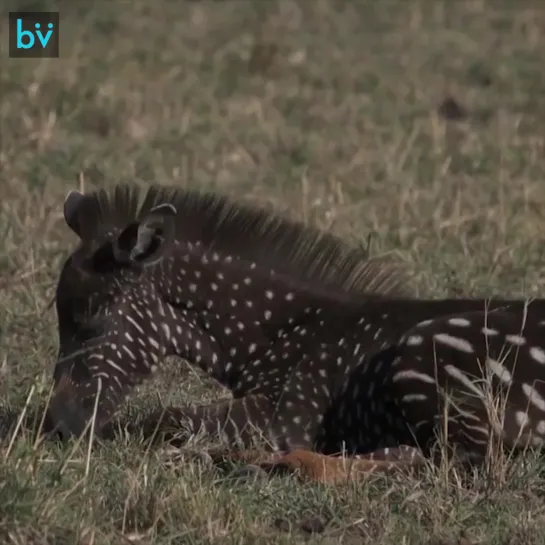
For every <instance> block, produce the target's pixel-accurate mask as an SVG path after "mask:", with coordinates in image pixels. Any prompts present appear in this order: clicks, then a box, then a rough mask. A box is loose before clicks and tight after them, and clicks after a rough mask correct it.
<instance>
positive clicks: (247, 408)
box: [135, 395, 278, 451]
mask: <svg viewBox="0 0 545 545" xmlns="http://www.w3.org/2000/svg"><path fill="white" fill-rule="evenodd" d="M272 412H273V411H272V407H271V401H270V400H269V399H268V398H267V397H266V396H263V395H248V396H244V397H241V398H237V399H226V400H221V401H218V402H215V403H211V404H209V405H201V406H198V405H197V406H191V405H188V406H184V407H173V406H170V407H166V408H163V409H157V410H155V411H153V412H152V413H151V414H150V415H148V416H147V417H146V418H145V419H144V421H143V422H141V423H140V424H138V426H137V427H138V428H139V429H136V430H135V431H137V432H138V431H140V432H141V433H142V434H143V437H144V439H146V440H151V442H152V443H153V444H161V443H168V444H170V445H172V446H176V447H182V446H184V445H185V444H186V443H187V442H188V441H189V440H190V439H191V438H192V437H201V438H202V439H205V440H207V441H210V442H218V441H219V442H220V443H221V444H222V448H223V447H224V448H225V449H226V450H227V451H231V450H233V451H239V450H244V449H250V448H255V447H256V446H257V445H259V446H260V448H263V451H274V450H275V449H276V448H277V441H278V438H277V437H275V435H274V433H273V432H274V430H273V427H272V425H271V415H272Z"/></svg>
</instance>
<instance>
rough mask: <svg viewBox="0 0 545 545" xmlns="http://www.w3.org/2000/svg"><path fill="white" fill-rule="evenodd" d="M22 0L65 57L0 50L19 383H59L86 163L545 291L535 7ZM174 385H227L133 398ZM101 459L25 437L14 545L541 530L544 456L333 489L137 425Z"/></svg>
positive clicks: (9, 491) (422, 263)
mask: <svg viewBox="0 0 545 545" xmlns="http://www.w3.org/2000/svg"><path fill="white" fill-rule="evenodd" d="M15 4H17V6H18V7H21V6H22V4H24V5H25V9H29V10H30V9H38V10H39V9H42V10H46V9H48V8H49V9H53V8H54V6H56V5H58V6H59V8H60V11H61V24H62V39H61V50H62V59H59V60H55V59H53V60H46V61H34V60H24V59H22V60H7V59H6V58H5V56H6V51H5V50H4V49H3V51H2V55H3V59H2V71H1V72H0V90H1V93H0V127H1V142H0V146H1V148H0V187H1V189H2V200H1V203H0V206H1V214H0V233H1V238H0V241H1V242H0V294H1V297H2V306H1V309H0V377H1V379H0V396H1V399H2V401H5V402H6V403H12V404H14V405H16V406H21V405H22V404H23V403H24V401H25V399H26V398H27V396H28V394H29V392H30V390H31V388H34V390H33V395H32V399H31V402H30V403H31V405H32V404H35V403H37V402H38V400H44V399H45V398H46V397H47V394H48V389H49V385H50V379H51V371H52V365H53V362H54V360H55V355H56V344H57V343H56V324H55V316H54V312H53V311H52V310H51V309H48V308H47V306H48V303H49V302H50V300H51V297H52V293H53V287H54V283H55V280H56V276H57V274H58V270H59V265H60V263H61V260H62V259H63V258H64V256H66V254H67V252H68V251H69V249H70V248H71V245H72V244H73V242H74V240H73V238H72V236H71V235H70V234H69V233H68V230H67V229H66V228H65V227H64V225H63V222H62V218H61V209H62V202H63V198H64V195H65V194H66V192H67V191H68V190H69V189H71V188H73V187H74V185H75V183H76V175H77V173H78V172H79V171H80V170H83V171H84V172H85V176H86V180H87V183H88V186H89V188H90V187H101V186H106V185H108V184H112V183H114V182H115V181H119V180H133V181H135V183H143V184H145V183H149V182H151V181H159V182H162V183H169V184H170V183H177V184H179V185H180V186H192V187H200V188H204V189H214V190H218V191H222V192H224V193H228V194H231V195H236V196H238V197H240V198H245V199H248V200H250V201H254V202H259V203H266V204H269V205H271V206H274V207H275V208H276V209H278V210H280V211H283V212H285V213H286V214H288V215H290V216H292V217H297V218H300V219H303V220H305V221H306V222H308V223H309V224H313V225H318V226H321V227H323V228H325V229H329V230H332V231H334V232H336V233H338V234H340V235H342V236H343V237H346V238H350V239H352V240H355V241H360V242H362V243H366V241H367V240H368V238H369V237H370V240H371V250H372V252H373V253H377V252H389V251H396V252H400V253H401V254H402V255H403V256H404V258H405V259H406V260H407V261H408V262H409V263H410V265H411V268H412V269H413V270H414V271H415V272H416V273H417V282H418V286H419V289H420V290H421V293H427V294H434V295H445V294H455V293H456V294H459V293H470V294H473V293H480V294H484V295H489V294H493V293H503V294H510V295H522V294H525V295H536V294H541V295H543V290H542V282H541V280H542V279H543V270H545V269H544V267H543V263H544V262H545V260H544V255H543V239H544V237H543V227H544V225H545V221H544V218H543V205H544V203H545V183H544V180H543V178H544V175H545V149H544V147H545V146H544V136H543V127H544V126H545V80H544V76H543V74H544V72H543V51H545V34H544V33H545V30H544V29H545V9H544V8H543V7H540V5H539V3H538V2H533V1H532V2H530V1H520V2H507V1H503V0H472V1H462V0H458V1H456V2H452V1H447V0H437V1H435V2H431V1H429V0H426V1H424V0H421V1H419V0H413V1H411V2H403V1H401V0H394V1H392V0H384V1H382V2H371V1H364V0H362V1H361V2H349V1H347V0H340V1H335V2H334V1H333V0H316V1H313V2H311V1H307V2H295V0H278V1H277V0H268V1H267V2H255V1H254V2H250V1H249V0H246V1H241V0H230V1H224V2H220V1H216V2H213V1H205V0H203V1H194V2H189V1H187V2H175V1H172V0H170V1H169V0H156V1H155V2H146V1H144V0H131V1H127V2H123V3H121V2H106V1H105V0H104V1H101V2H94V3H93V7H92V8H91V7H84V6H85V4H84V3H81V6H82V7H77V6H78V4H77V3H76V2H72V1H69V0H62V1H61V0H59V2H57V3H55V2H53V1H46V0H41V1H40V0H34V1H32V2H30V1H27V2H17V3H15V2H14V1H7V2H5V3H4V5H3V7H1V8H0V11H1V12H2V15H3V17H2V22H1V23H0V25H1V30H2V32H4V31H6V21H7V11H8V9H9V8H10V7H14V6H15ZM89 6H91V3H89ZM456 106H458V107H456ZM172 377H175V378H172ZM176 378H177V379H178V382H176ZM180 382H181V383H183V388H182V389H181V388H180V387H176V388H172V387H171V386H169V385H172V384H173V383H180ZM180 389H181V390H182V391H181V392H180ZM157 395H160V396H161V397H162V399H163V401H165V402H167V401H174V400H176V401H183V400H184V399H196V398H200V399H204V398H213V397H216V396H218V395H224V394H223V393H222V392H221V390H218V389H217V388H214V386H213V385H211V384H209V383H208V382H207V381H206V380H205V379H203V377H201V376H199V375H198V374H196V373H193V372H188V371H187V369H186V368H185V367H184V366H182V365H180V364H179V362H176V363H170V364H169V366H168V367H165V370H164V372H163V375H162V379H161V378H160V379H159V380H158V381H157V382H155V383H154V384H150V385H148V386H147V387H146V388H145V389H144V391H143V392H141V393H140V395H139V396H137V397H135V399H134V401H133V404H134V405H135V406H143V405H144V404H149V403H152V402H155V399H156V396H157ZM87 454H88V451H87V445H80V446H79V447H75V448H73V449H72V448H68V449H61V448H59V447H55V446H51V445H48V446H40V447H36V446H34V444H33V443H32V441H31V439H30V438H28V437H25V436H24V434H22V435H21V436H20V437H19V438H18V439H17V440H16V441H15V442H13V443H12V444H11V446H10V447H9V450H8V446H7V445H5V446H4V447H2V449H1V450H0V458H1V460H2V461H1V462H0V498H1V501H0V542H2V543H4V542H5V543H13V544H16V543H44V544H46V543H48V544H53V543H55V544H56V543H79V544H81V545H83V544H88V545H91V544H95V545H98V544H106V545H107V544H120V543H140V544H151V543H154V544H175V543H176V544H178V543H199V544H201V543H222V544H223V543H233V544H234V543H264V544H265V543H276V544H280V543H300V542H303V541H305V540H307V539H310V540H311V541H312V542H314V543H324V544H325V543H328V544H332V543H340V542H344V543H354V544H355V543H370V544H371V543H372V544H377V545H379V544H384V545H386V544H393V543H406V544H423V543H438V544H444V543H459V544H460V545H462V544H463V545H468V544H475V543H491V544H498V545H499V544H502V545H503V544H505V545H507V544H513V545H518V544H523V543H524V544H538V543H543V535H544V534H545V532H544V531H545V518H544V508H543V493H544V490H545V481H544V480H543V478H542V477H541V476H540V465H539V464H538V463H537V462H535V461H534V462H529V465H528V466H526V467H524V468H515V469H513V470H509V471H507V473H506V474H505V475H504V474H503V473H502V475H503V476H502V478H501V479H494V478H491V477H490V476H488V477H487V476H486V475H480V476H476V477H475V479H474V483H473V486H471V487H464V486H462V485H461V484H460V483H459V481H458V480H457V478H456V474H455V472H453V471H449V470H446V469H445V468H441V469H439V470H434V471H431V470H430V472H429V474H428V475H426V476H425V477H424V478H423V479H420V480H415V479H388V480H386V479H383V478H381V477H378V476H376V477H373V478H370V479H369V480H368V481H366V482H363V483H360V484H357V485H355V484H351V485H346V486H342V487H337V488H331V487H323V486H317V485H301V484H298V483H297V482H296V481H295V480H293V479H291V478H280V479H274V480H272V481H270V482H255V483H251V482H250V483H239V484H234V483H233V482H231V481H229V480H227V479H226V478H225V476H224V475H223V474H220V473H217V472H215V471H213V470H211V469H210V468H207V467H204V466H201V465H199V464H196V463H195V462H192V461H190V460H186V461H181V462H177V463H175V464H172V463H169V459H168V457H167V456H166V455H164V454H161V453H159V452H153V453H150V454H149V455H146V456H143V454H142V450H141V448H140V446H139V445H138V444H135V443H134V442H131V441H129V440H127V441H125V442H123V441H121V442H120V443H116V444H115V445H105V446H97V447H96V448H95V449H94V450H93V451H92V452H91V454H90V457H88V456H87ZM317 519H320V520H317ZM313 531H314V532H313ZM464 532H465V534H464ZM32 540H34V541H32Z"/></svg>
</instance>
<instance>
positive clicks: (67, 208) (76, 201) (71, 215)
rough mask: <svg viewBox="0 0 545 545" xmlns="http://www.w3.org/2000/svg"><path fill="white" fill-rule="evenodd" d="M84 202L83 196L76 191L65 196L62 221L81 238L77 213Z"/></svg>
mask: <svg viewBox="0 0 545 545" xmlns="http://www.w3.org/2000/svg"><path fill="white" fill-rule="evenodd" d="M84 202H85V195H83V194H82V193H80V192H79V191H77V190H72V191H70V192H69V193H68V195H66V198H65V199H64V208H63V212H64V221H66V225H68V227H70V229H72V231H74V233H76V235H78V237H80V238H81V231H80V226H79V222H78V218H79V213H80V210H81V206H82V204H83V203H84Z"/></svg>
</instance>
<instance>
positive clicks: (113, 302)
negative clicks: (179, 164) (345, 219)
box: [48, 185, 405, 444]
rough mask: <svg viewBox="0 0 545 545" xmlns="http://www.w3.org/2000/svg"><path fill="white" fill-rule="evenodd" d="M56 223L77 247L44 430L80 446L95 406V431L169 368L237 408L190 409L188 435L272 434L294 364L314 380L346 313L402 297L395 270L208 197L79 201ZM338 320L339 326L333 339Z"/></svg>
mask: <svg viewBox="0 0 545 545" xmlns="http://www.w3.org/2000/svg"><path fill="white" fill-rule="evenodd" d="M140 201H143V202H140ZM64 217H65V221H66V223H67V225H68V226H69V228H70V229H71V230H72V231H73V232H74V233H75V234H76V235H77V236H78V238H79V245H78V247H77V248H76V249H75V250H74V251H73V252H72V254H71V255H70V256H69V257H68V259H67V260H66V261H65V263H64V265H63V268H62V270H61V273H60V277H59V280H58V284H57V290H56V297H55V299H56V310H57V316H58V331H59V344H60V347H59V355H58V360H57V363H56V366H55V371H54V384H55V389H54V395H53V397H52V399H51V402H50V408H49V411H48V423H49V425H50V426H54V427H55V428H56V429H57V431H59V432H60V433H61V434H63V435H70V434H76V435H79V434H81V433H82V431H83V429H84V427H85V426H86V425H87V424H88V422H89V420H90V418H91V415H92V414H93V411H94V410H95V399H96V396H97V393H99V394H100V395H99V401H98V402H97V404H96V410H97V414H96V418H95V424H96V427H95V429H96V430H100V429H101V428H102V427H103V425H104V424H106V423H107V422H108V421H109V420H110V419H111V418H112V415H113V414H114V412H115V411H116V409H117V408H118V407H119V405H120V403H121V402H122V401H123V400H124V399H125V397H126V396H127V395H128V394H129V393H130V391H131V390H132V388H133V387H134V386H135V385H137V384H139V383H141V382H142V381H143V380H145V379H146V378H147V377H149V376H150V375H151V374H152V372H153V371H154V370H155V369H156V368H157V367H158V366H159V365H160V363H161V361H162V360H163V359H164V358H165V357H166V356H168V355H178V356H181V357H183V358H186V359H187V360H188V361H190V362H192V363H194V364H196V365H198V366H200V367H201V368H202V369H203V370H204V371H206V372H207V373H208V374H209V375H210V376H212V377H213V378H215V379H216V380H218V381H219V382H221V383H222V384H224V385H225V386H227V387H228V388H230V389H231V391H232V392H233V395H234V398H235V400H234V401H233V402H229V403H218V404H215V405H211V406H208V407H203V408H199V409H195V410H193V409H191V410H190V409H189V408H188V409H187V411H186V413H187V414H186V419H185V420H186V423H187V425H188V426H189V427H190V428H191V430H193V429H194V428H197V427H199V426H200V425H201V424H204V423H206V426H207V427H208V428H209V430H210V433H212V432H215V430H216V428H217V425H218V424H219V423H225V422H226V421H228V423H229V424H232V425H233V429H232V432H233V434H234V435H233V437H232V440H233V441H239V442H242V443H243V444H246V442H247V440H248V439H249V438H250V437H251V436H253V435H254V432H252V431H250V430H249V427H248V426H254V427H255V428H256V430H257V431H262V429H265V430H266V431H270V429H272V428H270V426H271V425H272V424H271V419H272V420H274V410H273V407H274V406H275V403H276V402H277V398H278V397H279V396H280V393H281V391H282V389H283V385H284V384H285V382H286V380H289V377H291V375H292V373H293V370H294V368H295V366H296V364H298V365H299V366H300V369H301V371H300V372H299V371H297V372H296V375H295V376H296V377H300V376H302V375H301V373H303V372H307V371H308V370H312V369H311V366H312V360H311V356H312V353H311V352H312V350H314V349H315V346H323V347H324V348H325V347H326V346H328V344H331V343H333V342H336V341H337V338H340V337H339V335H340V334H341V332H342V328H343V320H344V319H345V316H348V315H349V314H350V312H352V313H354V312H356V310H357V309H358V305H357V304H355V303H354V301H355V300H362V299H364V298H368V297H376V296H378V294H388V293H390V294H392V293H398V294H400V293H402V291H401V290H402V286H403V285H404V283H405V280H404V278H403V276H402V274H401V272H400V269H399V268H397V267H395V266H394V265H393V264H386V263H384V262H383V260H366V259H364V257H363V255H362V252H361V251H360V249H354V248H352V247H350V246H348V245H346V244H344V243H342V242H341V241H340V240H339V239H337V238H335V237H333V236H331V235H328V234H324V233H320V232H317V231H315V230H313V229H309V228H307V227H304V226H301V225H299V224H297V223H293V222H290V221H287V220H286V219H283V218H281V217H279V216H277V215H274V214H271V213H268V212H266V211H264V210H259V209H254V208H251V207H248V206H243V205H241V204H239V203H234V202H231V201H230V200H228V199H226V198H224V197H219V196H216V195H212V194H201V193H197V192H192V191H182V190H176V189H173V188H165V187H161V186H157V187H155V186H154V187H151V188H150V189H149V190H148V191H146V192H145V194H144V195H142V192H141V191H139V190H138V189H137V188H131V187H130V186H127V185H119V186H116V187H115V188H113V189H112V191H110V192H108V191H104V190H102V191H98V192H96V193H92V194H89V195H82V194H80V193H79V192H76V191H74V192H71V193H69V195H68V196H67V198H66V200H65V203H64ZM341 309H342V313H341ZM333 314H336V315H339V316H341V315H342V320H341V321H340V322H338V323H336V324H335V326H334V328H331V325H330V322H329V320H326V317H328V316H330V315H333ZM368 336H372V333H371V332H370V333H369V334H368ZM317 339H320V341H321V342H320V343H318V342H317ZM322 351H323V350H322ZM324 354H325V352H324ZM299 360H301V361H299ZM340 365H341V362H339V363H338V364H337V363H335V369H336V368H337V367H338V366H340ZM305 366H306V368H307V371H303V368H304V367H305ZM318 371H319V372H320V373H321V372H322V371H321V370H318ZM298 387H299V385H297V388H298ZM294 393H296V395H297V396H299V397H300V396H301V393H299V392H294ZM299 401H300V400H299ZM286 402H288V403H289V401H288V400H286ZM313 402H314V403H316V401H313ZM246 423H247V424H248V426H246V428H247V429H246V430H242V428H243V427H244V424H246ZM235 424H236V425H235ZM273 427H274V426H273ZM239 428H240V429H239ZM294 430H295V431H297V430H298V428H294ZM297 432H298V431H297ZM278 443H279V444H282V439H281V438H278Z"/></svg>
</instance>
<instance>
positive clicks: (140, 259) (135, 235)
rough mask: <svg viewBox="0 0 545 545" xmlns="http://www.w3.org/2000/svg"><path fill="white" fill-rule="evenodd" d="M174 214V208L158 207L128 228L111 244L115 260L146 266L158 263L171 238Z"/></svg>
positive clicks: (168, 206) (166, 205) (167, 205)
mask: <svg viewBox="0 0 545 545" xmlns="http://www.w3.org/2000/svg"><path fill="white" fill-rule="evenodd" d="M176 214H177V211H176V207H175V206H174V205H172V204H170V203H165V204H160V205H158V206H156V207H154V208H152V209H151V210H150V211H149V212H148V213H147V214H146V216H144V217H143V218H141V219H140V220H138V221H135V222H133V223H131V224H130V225H128V226H127V227H126V228H125V229H124V230H123V231H122V232H121V234H120V235H119V237H118V238H117V240H116V241H115V242H114V246H113V250H114V257H115V259H116V260H117V261H118V262H120V263H125V264H138V265H142V266H145V267H149V266H150V265H155V264H156V263H158V262H159V261H161V259H163V257H164V254H165V252H166V250H167V249H168V248H169V246H170V244H171V243H172V241H173V239H174V232H175V222H176Z"/></svg>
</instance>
